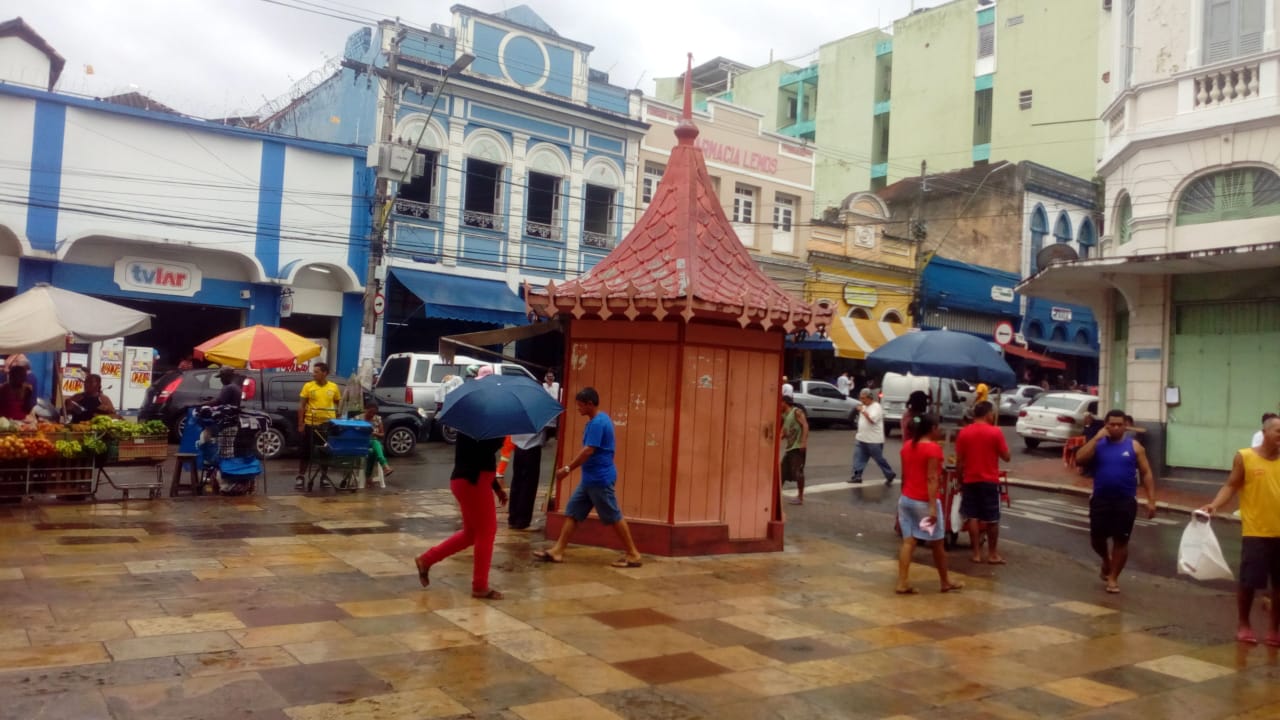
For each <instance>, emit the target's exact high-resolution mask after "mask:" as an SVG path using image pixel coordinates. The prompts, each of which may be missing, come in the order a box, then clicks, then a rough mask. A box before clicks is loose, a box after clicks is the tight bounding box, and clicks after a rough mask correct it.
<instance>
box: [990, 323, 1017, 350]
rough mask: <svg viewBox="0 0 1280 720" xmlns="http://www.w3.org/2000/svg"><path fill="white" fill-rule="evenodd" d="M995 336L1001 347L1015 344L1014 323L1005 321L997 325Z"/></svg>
mask: <svg viewBox="0 0 1280 720" xmlns="http://www.w3.org/2000/svg"><path fill="white" fill-rule="evenodd" d="M993 334H994V336H995V339H996V342H997V343H999V344H1000V346H1001V347H1004V346H1005V345H1008V344H1009V343H1011V342H1013V323H1010V322H1005V321H1002V322H998V323H996V331H995V333H993Z"/></svg>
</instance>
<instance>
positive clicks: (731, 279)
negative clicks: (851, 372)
mask: <svg viewBox="0 0 1280 720" xmlns="http://www.w3.org/2000/svg"><path fill="white" fill-rule="evenodd" d="M690 64H692V56H690ZM690 77H691V74H690V73H688V72H686V73H685V78H686V82H685V102H684V113H683V116H682V118H681V120H680V122H679V124H678V125H677V126H676V130H675V134H676V138H677V144H676V146H675V147H674V148H673V149H672V151H671V158H670V160H669V161H668V163H667V168H666V172H665V173H664V174H663V176H662V180H661V181H660V182H659V183H658V187H657V188H656V189H655V191H654V194H653V200H652V202H651V203H650V204H649V207H648V209H647V210H646V211H645V212H644V214H643V215H642V216H641V217H640V219H639V220H638V221H636V224H635V226H634V227H633V228H632V229H631V232H630V233H628V234H627V237H626V238H625V239H623V241H622V242H621V243H619V244H618V246H617V247H616V248H615V249H614V250H613V251H612V252H611V253H609V255H608V256H606V257H605V258H604V259H603V260H601V261H600V263H599V264H598V265H596V266H595V267H594V268H593V269H592V270H591V271H589V272H588V273H586V274H585V275H583V276H582V277H580V278H577V279H575V280H570V281H568V282H566V283H564V284H561V285H553V286H549V287H548V288H546V289H538V288H530V289H529V291H528V292H526V297H527V298H528V302H529V306H530V308H531V309H533V310H534V311H535V312H538V313H539V314H542V315H544V316H550V315H556V314H561V313H572V314H574V315H575V316H581V312H582V310H584V309H586V310H587V314H595V315H598V316H601V317H604V316H607V315H610V314H612V313H622V312H627V310H626V309H625V308H626V307H628V306H643V308H641V309H640V311H639V313H638V315H652V316H655V317H656V316H659V315H662V314H664V313H660V312H658V306H659V305H661V306H663V309H664V310H665V311H666V313H675V314H680V315H683V316H684V317H685V318H686V319H688V318H690V317H696V318H703V319H719V320H730V321H737V322H740V323H741V324H743V325H744V326H746V325H748V324H756V325H759V326H761V327H764V328H766V329H768V328H771V327H781V328H784V329H786V330H787V331H791V330H794V329H797V328H801V327H804V326H805V325H807V324H810V322H811V321H814V320H816V321H817V322H818V323H819V324H825V322H826V318H825V317H824V318H814V312H815V310H814V309H813V308H812V307H811V306H810V305H808V304H807V303H804V302H801V301H800V300H798V299H796V298H794V297H792V296H791V295H789V294H788V293H787V292H786V291H784V290H783V289H782V288H781V287H780V286H779V285H778V284H777V283H776V282H774V280H773V279H772V278H770V277H769V276H767V275H765V274H764V272H763V271H762V270H760V268H759V266H757V265H756V263H755V261H754V260H752V258H751V255H750V253H748V252H747V249H746V248H745V247H744V246H743V244H742V242H741V241H740V240H739V239H738V235H737V233H736V232H734V230H733V226H732V225H731V224H730V222H729V218H727V217H726V216H725V214H724V210H723V209H721V207H720V201H719V198H718V197H717V195H716V190H715V186H714V185H713V184H712V182H711V177H710V175H709V174H708V173H707V166H706V162H705V160H704V159H703V155H702V151H701V150H700V149H698V148H697V147H696V146H695V145H694V139H695V138H697V136H698V128H697V126H696V125H694V123H693V112H692V88H691V84H690V82H689V80H688V79H689V78H690ZM615 298H616V299H617V300H616V301H615ZM623 301H625V303H624V302H623ZM818 312H821V311H818ZM634 315H637V313H631V312H627V316H628V317H632V316H634Z"/></svg>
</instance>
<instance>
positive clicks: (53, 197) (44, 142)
mask: <svg viewBox="0 0 1280 720" xmlns="http://www.w3.org/2000/svg"><path fill="white" fill-rule="evenodd" d="M66 127H67V106H66V105H59V104H56V103H51V102H45V101H43V100H37V101H36V113H35V133H34V135H35V136H34V137H33V138H32V142H31V178H30V183H31V185H30V188H29V190H28V195H27V238H29V239H30V240H31V247H32V248H33V249H35V250H45V251H48V252H53V251H54V250H56V249H57V248H58V202H59V200H60V199H61V197H62V142H63V139H64V137H65V134H66Z"/></svg>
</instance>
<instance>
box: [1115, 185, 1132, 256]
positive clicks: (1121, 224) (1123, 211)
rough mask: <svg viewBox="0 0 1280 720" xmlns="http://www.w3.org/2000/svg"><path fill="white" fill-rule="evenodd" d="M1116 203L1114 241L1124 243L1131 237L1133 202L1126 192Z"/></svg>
mask: <svg viewBox="0 0 1280 720" xmlns="http://www.w3.org/2000/svg"><path fill="white" fill-rule="evenodd" d="M1116 204H1117V205H1118V207H1117V208H1116V241H1117V242H1118V243H1119V244H1120V245H1124V244H1125V243H1127V242H1129V241H1130V240H1132V239H1133V202H1131V201H1130V200H1129V195H1128V194H1127V193H1126V194H1124V195H1121V196H1120V200H1119V202H1118V203H1116Z"/></svg>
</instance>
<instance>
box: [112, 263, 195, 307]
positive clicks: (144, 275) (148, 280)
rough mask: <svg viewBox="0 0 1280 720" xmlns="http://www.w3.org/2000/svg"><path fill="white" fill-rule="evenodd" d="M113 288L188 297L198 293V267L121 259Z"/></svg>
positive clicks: (117, 265)
mask: <svg viewBox="0 0 1280 720" xmlns="http://www.w3.org/2000/svg"><path fill="white" fill-rule="evenodd" d="M115 280H116V285H118V286H119V287H120V289H121V290H130V291H133V292H141V293H151V294H159V295H182V296H184V297H191V296H193V295H195V294H196V293H197V292H199V291H200V284H201V280H202V278H201V274H200V268H198V267H196V266H195V265H191V264H189V263H179V262H173V261H169V260H166V261H165V262H157V261H155V260H148V259H146V258H136V257H123V258H120V259H119V260H117V261H116V275H115Z"/></svg>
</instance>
